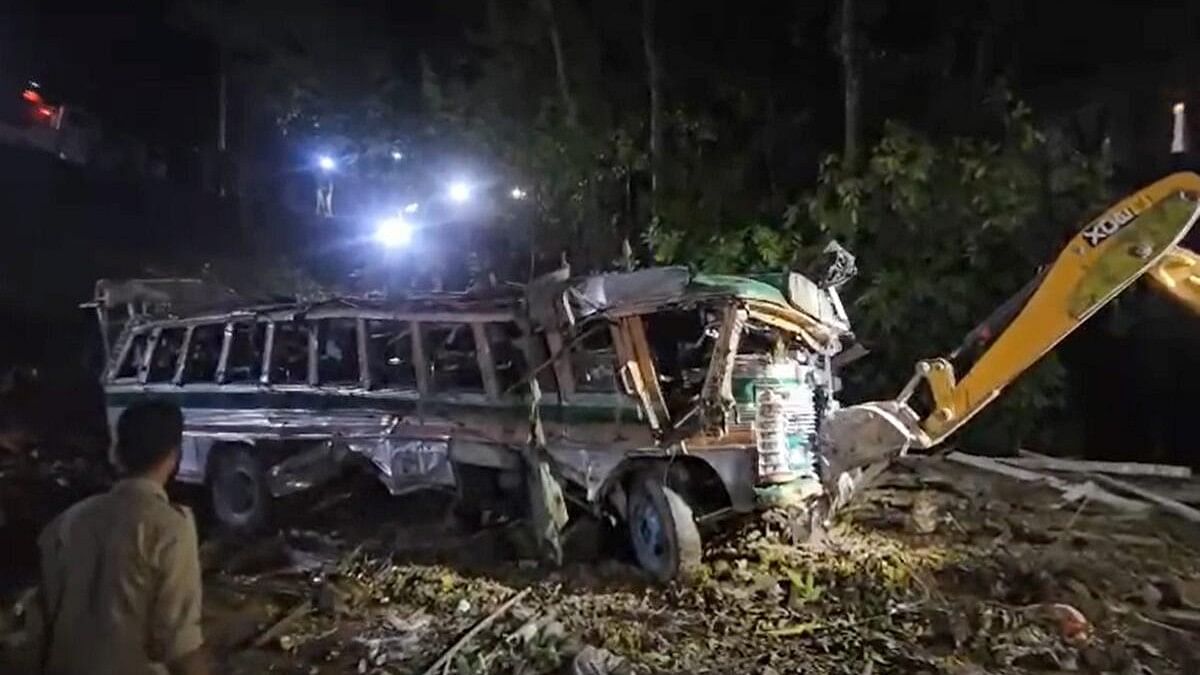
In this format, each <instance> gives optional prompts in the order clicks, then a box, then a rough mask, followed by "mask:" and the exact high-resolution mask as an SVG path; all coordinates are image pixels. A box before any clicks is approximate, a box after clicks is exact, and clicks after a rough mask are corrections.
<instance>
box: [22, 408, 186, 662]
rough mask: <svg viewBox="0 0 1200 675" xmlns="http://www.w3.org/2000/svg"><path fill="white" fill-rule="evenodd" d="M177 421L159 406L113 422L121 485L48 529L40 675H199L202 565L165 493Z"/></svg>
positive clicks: (176, 450) (175, 411)
mask: <svg viewBox="0 0 1200 675" xmlns="http://www.w3.org/2000/svg"><path fill="white" fill-rule="evenodd" d="M182 439H183V416H182V415H181V414H180V411H179V408H178V407H176V406H175V405H173V404H170V403H165V402H161V401H149V402H144V403H139V404H136V405H133V406H131V407H129V408H128V409H126V410H125V412H124V413H122V415H121V418H120V420H119V421H118V422H117V443H116V460H117V462H118V463H119V464H120V468H121V469H122V470H123V471H124V472H125V475H126V476H127V477H126V478H125V479H124V480H122V481H120V482H118V483H117V484H116V485H115V486H113V488H112V489H111V490H110V491H109V492H107V493H105V494H102V495H97V496H94V497H90V498H88V499H86V500H84V501H82V502H80V503H78V504H75V505H74V506H72V507H71V508H69V509H67V510H66V511H65V512H64V513H63V514H61V515H60V516H58V517H57V518H55V519H54V521H52V522H51V523H50V524H49V525H48V526H47V527H46V529H45V531H43V532H42V535H41V538H40V540H39V545H40V547H41V554H42V594H43V597H42V607H41V609H42V611H43V612H44V614H45V617H44V621H43V626H44V631H43V636H42V644H41V645H40V648H41V649H40V659H41V663H42V671H43V673H44V674H45V675H84V674H87V675H151V674H154V675H163V674H165V673H170V675H207V673H208V672H209V670H208V664H207V658H206V655H205V653H204V650H203V638H202V636H201V632H200V561H199V555H198V551H197V545H196V526H195V523H194V522H193V520H192V514H191V512H190V511H189V510H187V509H186V508H184V507H181V506H174V505H172V504H171V503H170V501H168V499H167V493H166V491H165V490H164V488H165V486H166V484H167V483H168V482H170V480H171V479H172V477H173V476H174V474H175V471H176V470H177V469H178V466H179V454H180V445H181V443H182Z"/></svg>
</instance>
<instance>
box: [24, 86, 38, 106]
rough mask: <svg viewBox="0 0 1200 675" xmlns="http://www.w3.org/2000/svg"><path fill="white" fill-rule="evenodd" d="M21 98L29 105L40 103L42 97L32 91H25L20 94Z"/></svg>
mask: <svg viewBox="0 0 1200 675" xmlns="http://www.w3.org/2000/svg"><path fill="white" fill-rule="evenodd" d="M21 98H23V99H25V100H26V101H29V102H30V103H41V102H42V95H41V94H39V93H37V92H36V91H34V90H32V89H26V90H25V91H23V92H21Z"/></svg>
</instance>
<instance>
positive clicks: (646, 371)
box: [621, 316, 670, 425]
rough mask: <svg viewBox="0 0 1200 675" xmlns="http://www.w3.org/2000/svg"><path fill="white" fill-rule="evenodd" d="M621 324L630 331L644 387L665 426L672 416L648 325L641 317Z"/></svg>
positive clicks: (655, 411) (631, 318)
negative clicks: (647, 337)
mask: <svg viewBox="0 0 1200 675" xmlns="http://www.w3.org/2000/svg"><path fill="white" fill-rule="evenodd" d="M621 323H623V324H625V327H626V330H627V331H628V335H629V344H630V346H631V347H632V348H633V356H634V358H635V359H636V361H637V365H638V370H639V371H640V373H639V374H640V376H641V381H642V386H644V387H645V388H646V395H647V397H648V398H649V401H650V406H651V407H652V408H653V410H654V414H655V416H656V417H657V418H658V419H659V420H660V421H661V423H662V424H664V425H665V424H667V422H668V421H669V420H670V415H668V414H667V402H666V400H665V399H664V398H663V394H662V388H660V387H659V385H658V377H657V376H656V374H655V373H656V372H657V371H656V369H655V367H654V355H653V354H652V353H651V351H650V342H649V341H648V340H647V339H646V325H645V324H644V323H643V322H642V317H640V316H631V317H629V318H627V319H622V320H621Z"/></svg>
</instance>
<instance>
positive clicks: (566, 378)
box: [546, 327, 575, 399]
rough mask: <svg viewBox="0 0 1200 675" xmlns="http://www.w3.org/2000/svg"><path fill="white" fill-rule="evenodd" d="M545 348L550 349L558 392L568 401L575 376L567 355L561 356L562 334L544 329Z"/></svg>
mask: <svg viewBox="0 0 1200 675" xmlns="http://www.w3.org/2000/svg"><path fill="white" fill-rule="evenodd" d="M546 346H547V347H549V348H550V359H551V360H552V362H553V363H554V375H555V377H557V378H558V391H559V393H561V394H562V395H563V397H564V398H567V399H570V398H571V394H574V393H575V375H574V373H573V372H572V371H571V364H570V363H568V361H569V358H568V355H567V354H563V353H562V352H563V346H564V345H563V338H562V333H559V332H558V329H557V328H552V327H548V328H546Z"/></svg>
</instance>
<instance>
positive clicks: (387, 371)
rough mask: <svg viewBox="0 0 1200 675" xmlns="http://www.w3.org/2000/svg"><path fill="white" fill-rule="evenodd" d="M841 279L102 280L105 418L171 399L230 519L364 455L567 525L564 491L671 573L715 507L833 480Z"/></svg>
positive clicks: (197, 462)
mask: <svg viewBox="0 0 1200 675" xmlns="http://www.w3.org/2000/svg"><path fill="white" fill-rule="evenodd" d="M850 264H851V266H852V262H851V263H850ZM843 267H844V266H843ZM842 271H843V272H844V271H845V270H844V269H843V270H842ZM836 276H837V273H836V272H835V273H831V277H836ZM837 285H838V284H837V282H836V281H835V280H833V279H832V278H826V279H825V280H824V281H823V282H822V283H821V284H819V285H818V284H816V283H814V282H812V281H810V280H809V279H808V278H806V277H804V276H801V275H799V274H794V273H793V274H776V275H769V276H760V277H735V276H715V275H704V274H696V273H693V272H692V271H690V270H688V269H686V268H681V267H667V268H650V269H645V270H639V271H634V272H623V273H611V274H600V275H593V276H587V277H582V278H566V277H565V275H549V276H547V277H543V278H541V279H538V280H536V281H534V282H532V283H530V284H529V285H527V286H525V287H520V288H518V287H511V288H508V287H505V288H492V289H487V290H483V291H478V292H467V293H443V292H439V293H424V294H410V295H406V296H404V297H402V298H390V299H380V298H358V297H334V298H328V299H323V300H320V301H309V302H286V303H274V304H271V303H266V304H256V303H251V302H247V301H245V300H244V299H242V298H239V297H237V296H236V295H234V294H233V293H232V292H228V291H223V290H221V289H214V288H212V287H211V286H209V285H207V284H204V283H201V282H198V281H192V280H134V281H126V282H112V281H101V282H98V284H97V289H96V291H97V292H96V297H95V300H94V302H92V303H89V306H90V307H92V308H94V310H95V312H96V314H97V317H98V319H99V321H100V325H101V333H102V335H103V336H104V338H105V344H106V349H107V351H108V353H109V360H108V364H107V366H106V368H105V371H104V374H103V384H104V388H105V392H106V398H107V405H108V414H109V418H110V421H111V422H115V420H116V418H117V416H118V415H119V414H120V412H121V411H122V410H123V409H124V408H125V407H126V406H128V405H129V404H131V403H132V402H134V401H136V400H138V399H139V398H142V397H151V396H153V397H162V398H167V399H170V400H174V401H176V402H177V403H178V404H179V405H180V407H181V408H182V409H183V411H184V415H185V432H184V437H185V438H184V448H183V457H182V462H181V466H180V470H179V474H178V479H179V480H181V481H184V482H189V483H195V484H200V485H204V486H206V488H207V491H208V494H209V496H210V498H211V501H212V510H213V513H214V514H215V516H216V518H217V519H218V520H219V521H220V522H221V523H222V524H223V525H225V526H227V527H230V528H234V529H239V530H253V529H256V528H261V527H263V526H265V525H266V524H267V523H268V521H269V518H270V513H271V509H272V504H273V503H274V502H275V500H277V499H279V498H283V497H286V496H288V495H292V494H296V493H298V492H300V491H303V490H306V489H309V488H312V487H315V486H318V485H320V484H322V483H324V482H327V481H329V480H331V479H333V478H335V477H336V476H338V475H340V474H341V473H342V472H343V471H344V470H345V468H346V467H347V466H350V465H358V466H361V467H365V468H366V469H367V470H369V471H371V472H373V473H374V474H375V475H376V476H378V478H379V480H380V481H381V482H382V483H383V485H384V486H385V487H386V488H387V489H388V490H389V491H390V492H391V493H392V494H395V495H401V494H405V493H408V492H411V491H414V490H419V489H427V488H444V489H448V490H454V491H455V492H456V493H457V497H458V500H459V503H460V505H461V506H462V507H463V509H464V510H466V511H476V512H479V511H482V510H483V509H487V508H491V505H493V504H509V505H512V504H517V505H524V508H525V509H526V510H529V509H531V508H535V507H531V506H530V504H534V505H537V504H539V503H540V504H541V505H543V506H545V510H547V511H549V512H551V513H550V515H549V516H548V517H544V518H542V520H543V521H546V522H548V523H549V524H550V529H552V530H555V531H557V529H559V528H561V526H562V525H563V524H564V519H565V516H566V513H565V512H566V509H565V507H564V506H563V504H562V502H563V501H564V500H565V501H567V502H570V503H572V504H574V505H577V506H578V507H580V508H583V509H586V510H587V511H590V512H592V513H594V514H596V515H601V516H608V517H611V518H614V519H616V520H619V521H620V522H623V523H625V524H626V525H627V529H628V532H629V540H630V544H631V546H632V549H633V552H634V554H635V556H636V558H637V561H638V563H639V564H640V565H641V566H642V567H643V568H645V569H646V570H647V572H649V573H650V574H651V575H652V576H653V577H655V578H656V579H660V580H666V579H670V578H672V577H675V576H676V575H679V574H686V573H687V572H688V571H689V570H690V569H691V568H693V567H694V566H696V565H698V564H699V561H700V555H701V549H700V524H701V523H706V522H715V521H717V520H719V516H721V515H723V514H730V513H746V512H751V511H754V510H756V509H759V508H762V507H764V506H767V505H771V504H776V503H779V502H780V501H782V500H787V499H791V498H801V499H803V498H806V497H808V496H811V495H813V494H816V493H817V492H819V491H820V489H821V488H820V483H819V481H818V473H817V472H818V467H817V466H816V459H815V454H814V452H813V449H814V444H815V442H816V433H817V427H818V422H819V420H820V419H822V418H823V417H824V416H825V415H828V414H829V413H830V412H831V411H833V410H834V409H836V407H837V405H838V404H837V402H836V400H835V397H834V394H835V392H836V390H837V378H836V376H835V375H834V372H833V369H834V359H833V357H834V356H835V355H836V354H838V353H839V352H840V351H841V349H842V345H843V342H844V341H845V340H846V338H847V337H848V336H849V323H848V321H847V318H846V315H845V312H844V310H843V308H842V306H841V303H840V301H839V300H838V296H837V292H836V286H837ZM537 466H541V467H542V468H543V469H544V470H543V471H540V472H539V471H537V470H532V471H531V470H530V469H531V467H533V468H534V469H536V468H537ZM531 494H534V495H537V496H534V497H533V498H532V499H530V495H531ZM539 496H548V498H547V499H546V500H541V501H540V502H539ZM497 508H502V507H499V506H498V507H497ZM555 511H561V513H558V514H555V513H554V512H555ZM539 527H541V526H539Z"/></svg>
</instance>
